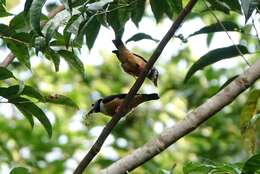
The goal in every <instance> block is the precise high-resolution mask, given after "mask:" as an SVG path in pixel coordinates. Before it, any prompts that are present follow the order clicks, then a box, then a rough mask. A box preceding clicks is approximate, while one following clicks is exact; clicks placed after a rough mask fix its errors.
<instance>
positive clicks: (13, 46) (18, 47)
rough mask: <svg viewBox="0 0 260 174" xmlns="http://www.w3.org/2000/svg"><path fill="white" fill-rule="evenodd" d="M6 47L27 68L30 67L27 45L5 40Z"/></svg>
mask: <svg viewBox="0 0 260 174" xmlns="http://www.w3.org/2000/svg"><path fill="white" fill-rule="evenodd" d="M6 43H7V47H8V48H9V49H10V50H11V51H12V53H13V54H14V55H15V56H16V57H17V59H18V60H19V61H20V62H21V63H23V64H24V65H25V66H26V67H27V68H29V69H31V64H30V56H29V50H28V48H27V46H26V45H25V44H23V43H21V42H17V41H13V40H6Z"/></svg>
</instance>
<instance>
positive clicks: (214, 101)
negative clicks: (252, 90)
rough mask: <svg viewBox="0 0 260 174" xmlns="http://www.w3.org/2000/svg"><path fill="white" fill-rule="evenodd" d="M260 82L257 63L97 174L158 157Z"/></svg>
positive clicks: (120, 172) (130, 167) (119, 170)
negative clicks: (152, 137) (170, 125)
mask: <svg viewBox="0 0 260 174" xmlns="http://www.w3.org/2000/svg"><path fill="white" fill-rule="evenodd" d="M259 78H260V60H258V61H257V62H256V63H255V64H253V65H252V66H251V67H250V68H249V69H248V70H247V71H245V72H244V73H243V74H242V75H240V76H239V77H238V78H236V79H235V80H234V81H233V82H232V83H230V84H229V85H228V86H227V87H225V88H224V89H223V90H221V91H220V92H219V93H218V94H216V95H215V96H213V97H211V98H210V99H208V100H207V101H206V102H205V103H203V104H202V105H200V106H199V107H197V109H195V110H194V111H192V112H190V113H188V114H187V115H186V117H185V118H184V119H183V120H182V121H180V122H178V123H177V124H175V125H174V126H172V127H170V128H168V129H166V130H165V131H164V132H163V133H161V134H160V135H159V136H157V137H156V138H154V139H152V140H150V141H149V142H148V143H146V144H144V145H143V146H142V147H139V148H138V149H136V150H134V151H133V152H132V153H131V154H129V155H127V156H126V157H124V158H122V159H120V160H118V161H117V162H115V163H113V164H112V165H111V166H109V167H107V168H106V169H103V170H101V171H100V172H99V174H109V173H113V174H123V173H127V171H131V170H133V169H135V168H136V167H138V166H140V165H142V164H143V163H145V162H146V161H148V160H150V159H151V158H153V157H154V156H155V155H158V154H160V153H161V152H162V151H164V150H165V149H166V148H167V147H169V146H170V145H171V144H173V143H174V142H176V141H177V140H178V139H180V138H181V137H183V136H185V135H187V134H189V133H190V132H192V131H193V130H194V129H196V128H197V127H198V126H200V125H201V124H202V123H203V122H205V121H206V120H207V119H209V118H210V117H212V116H213V115H214V114H215V113H217V112H218V111H220V110H221V109H222V108H223V107H225V106H226V105H228V104H230V103H231V102H232V101H233V100H234V99H235V98H236V97H237V96H238V95H239V94H240V93H242V92H243V91H244V90H246V89H247V88H249V87H250V86H252V84H253V83H254V82H255V81H256V80H257V79H259Z"/></svg>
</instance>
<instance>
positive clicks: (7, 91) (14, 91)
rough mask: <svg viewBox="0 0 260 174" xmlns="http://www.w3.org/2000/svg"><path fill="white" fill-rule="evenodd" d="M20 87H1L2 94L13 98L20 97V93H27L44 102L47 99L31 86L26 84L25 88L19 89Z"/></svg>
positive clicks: (26, 94)
mask: <svg viewBox="0 0 260 174" xmlns="http://www.w3.org/2000/svg"><path fill="white" fill-rule="evenodd" d="M19 89H20V85H14V86H10V87H8V88H5V87H0V96H2V97H4V98H7V99H11V98H14V97H18V96H20V95H25V96H28V97H32V98H35V99H38V100H39V101H42V102H44V100H45V99H44V97H43V96H42V95H41V93H40V92H39V91H38V90H36V89H35V88H33V87H31V86H28V85H25V86H24V87H23V90H21V91H19Z"/></svg>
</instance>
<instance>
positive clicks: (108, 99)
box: [103, 94, 127, 103]
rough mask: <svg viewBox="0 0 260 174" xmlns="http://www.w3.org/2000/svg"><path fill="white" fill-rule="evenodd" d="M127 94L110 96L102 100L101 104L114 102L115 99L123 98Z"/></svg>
mask: <svg viewBox="0 0 260 174" xmlns="http://www.w3.org/2000/svg"><path fill="white" fill-rule="evenodd" d="M126 95H127V94H116V95H110V96H107V97H105V98H103V103H107V102H110V101H112V100H114V99H115V98H120V99H122V98H125V97H126Z"/></svg>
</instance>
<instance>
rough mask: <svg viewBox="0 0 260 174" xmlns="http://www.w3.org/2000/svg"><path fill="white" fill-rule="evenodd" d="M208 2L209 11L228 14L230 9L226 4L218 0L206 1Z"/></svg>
mask: <svg viewBox="0 0 260 174" xmlns="http://www.w3.org/2000/svg"><path fill="white" fill-rule="evenodd" d="M208 2H209V3H210V4H211V9H213V10H218V11H221V12H223V13H225V14H229V13H230V10H231V8H230V7H229V6H228V4H227V3H226V1H225V2H223V1H220V0H208Z"/></svg>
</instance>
